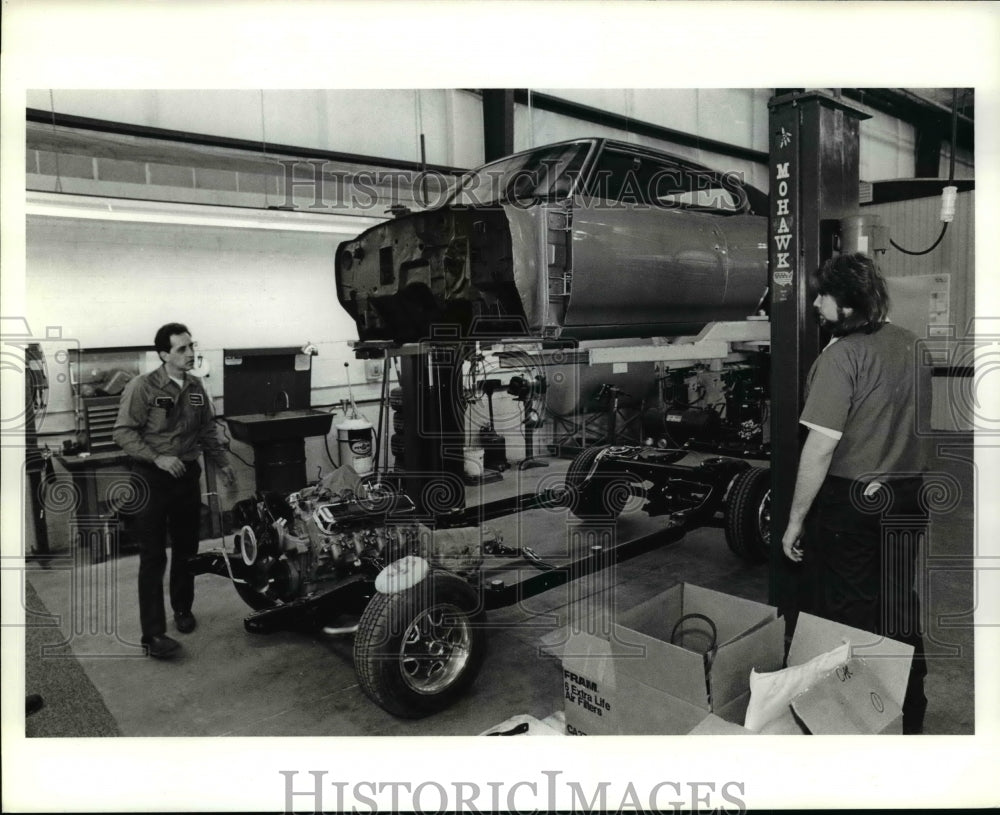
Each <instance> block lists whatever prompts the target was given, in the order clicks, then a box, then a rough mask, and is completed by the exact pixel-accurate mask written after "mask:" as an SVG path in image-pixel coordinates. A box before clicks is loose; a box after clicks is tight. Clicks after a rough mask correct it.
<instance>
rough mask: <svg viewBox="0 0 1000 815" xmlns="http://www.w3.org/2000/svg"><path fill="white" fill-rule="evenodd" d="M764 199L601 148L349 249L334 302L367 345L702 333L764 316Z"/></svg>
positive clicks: (494, 174) (482, 179)
mask: <svg viewBox="0 0 1000 815" xmlns="http://www.w3.org/2000/svg"><path fill="white" fill-rule="evenodd" d="M766 213H767V198H766V196H765V195H764V194H763V193H762V192H760V191H759V190H757V189H755V188H753V187H751V186H749V185H747V184H745V183H744V182H743V180H742V179H741V178H740V177H739V174H737V173H725V172H717V171H715V170H711V169H709V168H708V167H705V166H702V165H700V164H696V163H694V162H691V161H689V160H687V159H683V158H680V157H678V156H672V155H669V154H667V153H663V152H661V151H658V150H653V149H650V148H646V147H642V146H639V145H635V144H627V143H624V142H618V141H612V140H609V139H601V138H588V139H577V140H574V141H567V142H560V143H558V144H552V145H546V146H543V147H537V148H533V149H531V150H528V151H525V152H522V153H517V154H515V155H513V156H508V157H506V158H503V159H501V160H499V161H495V162H492V163H489V164H486V165H484V166H483V167H480V168H478V169H476V170H473V171H471V172H469V173H466V174H465V175H464V176H462V177H461V178H460V179H459V180H458V182H457V183H456V185H455V187H454V189H453V190H452V191H451V192H450V194H449V195H448V196H447V197H446V199H445V201H444V203H443V204H442V205H441V206H437V207H434V208H431V209H427V210H423V211H419V212H406V213H405V214H402V215H401V216H399V217H397V218H395V219H393V220H390V221H387V222H385V223H382V224H379V225H377V226H375V227H372V228H371V229H368V230H367V231H365V232H363V233H362V234H361V235H359V236H358V237H357V238H355V239H353V240H350V241H345V242H343V243H341V244H340V246H339V247H338V249H337V254H336V263H335V266H336V280H337V295H338V298H339V300H340V303H341V304H342V305H343V307H344V308H345V309H346V311H347V312H348V313H349V314H350V315H351V317H353V318H354V320H355V323H356V324H357V327H358V333H359V336H360V339H361V340H362V341H368V340H390V341H394V342H400V343H402V342H415V341H419V340H422V339H426V338H429V337H430V336H431V327H432V326H440V325H449V326H457V327H459V329H460V330H459V335H460V336H463V337H469V338H475V337H477V336H490V337H496V336H521V335H525V334H527V335H529V336H533V337H542V338H563V337H566V338H575V339H599V338H617V337H644V336H671V335H679V334H687V333H692V332H697V331H698V330H699V329H701V328H702V327H703V326H704V325H705V324H707V323H708V322H713V321H720V320H734V319H735V320H741V319H743V318H744V317H745V316H746V315H748V314H752V313H754V311H755V310H756V309H757V307H758V306H759V304H760V303H761V301H762V299H763V297H764V294H765V292H766V288H767V244H766V229H767V215H766Z"/></svg>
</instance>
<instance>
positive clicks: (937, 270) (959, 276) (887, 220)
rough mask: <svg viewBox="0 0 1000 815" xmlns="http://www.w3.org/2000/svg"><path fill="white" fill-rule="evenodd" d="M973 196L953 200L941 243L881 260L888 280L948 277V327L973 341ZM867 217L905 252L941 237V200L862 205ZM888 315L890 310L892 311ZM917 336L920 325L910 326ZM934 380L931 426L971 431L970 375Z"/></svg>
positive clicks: (958, 359)
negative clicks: (877, 220) (878, 218)
mask: <svg viewBox="0 0 1000 815" xmlns="http://www.w3.org/2000/svg"><path fill="white" fill-rule="evenodd" d="M975 204H976V199H975V192H966V193H960V194H959V195H958V198H957V200H956V202H955V219H954V221H952V223H951V224H950V225H949V226H948V231H947V233H946V234H945V236H944V238H943V239H942V240H941V243H940V244H938V246H937V247H936V248H935V249H934V250H933V251H932V252H929V253H928V254H926V255H916V256H914V255H907V254H905V253H903V252H900V251H899V250H898V249H895V248H893V247H892V246H890V247H889V251H888V252H886V253H885V255H884V256H882V257H881V258H879V260H878V263H879V266H880V268H881V269H882V272H883V273H884V274H885V276H886V277H888V278H898V277H915V276H918V275H944V274H947V275H950V276H951V281H950V282H951V285H950V290H949V300H950V304H951V313H950V321H949V322H950V323H951V325H952V326H954V334H953V337H954V338H955V339H957V340H959V341H961V340H962V339H963V338H968V337H971V334H972V332H971V326H970V322H971V320H972V318H973V317H974V316H975V313H976V241H975V235H976V231H975V211H976V207H975ZM862 212H863V213H864V214H866V215H879V216H881V218H882V225H883V226H886V227H888V229H889V237H891V238H892V240H893V241H895V242H896V243H897V244H899V245H900V246H902V247H903V248H904V249H909V250H910V251H922V250H924V249H927V248H928V247H929V246H930V245H931V244H933V243H934V241H935V240H937V237H938V235H939V234H940V233H941V226H942V224H941V219H940V218H941V198H940V197H935V198H918V199H915V200H912V201H899V202H894V203H891V204H875V205H873V206H869V207H864V208H863V210H862ZM890 316H891V311H890ZM908 327H909V328H911V329H913V330H915V331H917V333H918V334H919V335H921V336H925V337H926V336H927V333H926V329H925V330H924V331H923V332H921V331H919V330H918V326H912V325H911V326H908ZM949 347H952V348H953V349H955V348H957V349H961V348H962V347H964V345H963V344H962V343H959V344H957V345H950V346H949ZM964 359H965V355H964V354H963V353H962V352H961V350H958V351H956V352H953V353H951V354H948V353H947V352H945V358H944V359H942V363H943V364H944V366H947V365H948V364H956V363H957V364H960V365H961V364H968V363H967V361H965V362H963V360H964ZM941 373H942V375H939V376H935V377H934V399H933V408H932V413H931V426H932V427H933V428H934V429H935V430H945V431H955V430H958V431H964V432H969V431H972V430H974V429H975V428H976V426H977V424H979V422H978V421H977V416H978V409H977V408H975V407H974V406H975V405H976V399H975V394H974V392H973V389H974V387H975V383H974V380H973V378H972V377H968V376H948V375H944V372H943V371H942V372H941Z"/></svg>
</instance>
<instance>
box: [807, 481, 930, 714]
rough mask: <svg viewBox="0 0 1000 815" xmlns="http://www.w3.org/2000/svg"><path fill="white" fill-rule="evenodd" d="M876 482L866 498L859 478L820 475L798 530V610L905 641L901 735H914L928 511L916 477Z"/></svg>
mask: <svg viewBox="0 0 1000 815" xmlns="http://www.w3.org/2000/svg"><path fill="white" fill-rule="evenodd" d="M884 483H885V486H883V487H882V488H881V489H880V490H879V491H878V492H877V493H876V494H875V495H874V496H873V497H872V498H868V499H866V498H864V497H863V495H862V493H863V491H864V488H865V484H864V483H862V482H858V481H852V480H850V479H845V478H836V477H834V476H828V477H827V479H826V481H825V482H824V483H823V487H822V488H821V489H820V492H819V495H818V496H817V497H816V501H815V503H814V505H813V512H812V514H811V517H810V521H809V526H808V528H807V533H806V540H805V559H804V561H803V563H804V564H805V565H806V568H807V571H808V573H809V578H810V579H809V585H810V592H809V594H808V597H807V599H806V601H805V602H804V604H803V605H804V608H803V610H804V611H808V612H810V613H813V614H815V615H817V616H819V617H825V618H826V619H828V620H834V621H835V622H839V623H843V624H845V625H849V626H852V627H853V628H860V629H863V630H865V631H871V632H872V633H875V634H880V635H883V636H886V637H889V638H890V639H894V640H898V641H899V642H903V643H906V644H908V645H912V646H913V648H914V652H913V664H912V667H911V669H910V677H909V682H908V684H907V689H906V698H905V700H904V702H903V732H904V733H919V732H920V731H921V730H922V728H923V720H924V712H925V710H926V709H927V698H926V697H925V696H924V677H925V676H926V675H927V662H926V659H925V655H924V642H923V637H922V636H921V628H922V626H921V617H920V598H919V595H918V594H917V587H916V576H917V558H918V556H919V553H920V547H921V545H924V544H925V542H926V541H925V539H926V533H927V523H928V514H927V509H926V507H925V506H922V505H921V499H920V491H921V488H922V486H923V479H922V478H920V477H914V478H898V479H890V480H887V481H885V482H884Z"/></svg>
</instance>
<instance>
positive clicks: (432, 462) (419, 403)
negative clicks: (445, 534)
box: [400, 344, 465, 523]
mask: <svg viewBox="0 0 1000 815" xmlns="http://www.w3.org/2000/svg"><path fill="white" fill-rule="evenodd" d="M459 350H460V346H458V345H457V344H456V345H453V346H452V347H428V348H427V349H426V351H425V352H423V353H419V354H414V355H408V356H404V357H403V358H402V368H401V371H400V386H401V387H402V389H403V410H402V414H403V443H404V446H405V451H406V469H405V472H404V476H403V486H404V489H405V491H406V493H407V495H409V496H410V498H412V499H413V501H414V502H415V503H416V505H417V508H418V510H419V511H420V513H421V514H422V515H424V516H426V517H433V518H434V519H435V521H437V522H442V523H447V517H448V516H454V517H458V516H460V515H462V512H463V510H464V509H465V482H464V481H463V480H462V472H463V458H462V450H463V446H464V438H465V424H464V413H463V409H462V405H461V382H462V378H461V374H462V360H461V355H460V353H459Z"/></svg>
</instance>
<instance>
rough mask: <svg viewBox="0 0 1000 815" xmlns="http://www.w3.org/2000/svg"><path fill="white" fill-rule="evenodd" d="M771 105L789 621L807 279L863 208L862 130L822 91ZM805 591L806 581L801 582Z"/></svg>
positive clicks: (774, 328) (812, 342)
mask: <svg viewBox="0 0 1000 815" xmlns="http://www.w3.org/2000/svg"><path fill="white" fill-rule="evenodd" d="M768 108H769V110H770V116H769V126H770V156H771V160H770V182H771V183H770V201H771V208H770V214H769V218H768V234H767V238H768V277H769V281H770V288H771V315H770V316H771V542H772V546H771V570H770V587H769V595H770V602H771V604H772V605H775V606H777V607H778V608H779V610H780V611H782V612H785V616H786V619H788V620H789V625H794V620H795V612H796V611H797V610H798V608H799V597H800V596H801V595H800V594H799V592H800V588H799V587H800V580H799V579H798V576H797V571H798V570H799V569H801V567H800V566H797V565H793V564H791V563H790V562H789V561H788V560H787V559H786V558H785V557H784V554H783V553H782V549H781V545H780V541H781V535H782V534H783V532H784V530H785V527H786V526H787V524H788V516H789V513H790V510H791V505H792V492H793V490H794V487H795V476H796V472H797V469H798V461H799V450H800V447H801V441H802V433H801V425H799V415H800V413H801V411H802V403H803V398H802V396H803V388H804V385H805V380H806V376H807V374H808V373H809V367H810V366H811V365H812V363H813V361H814V360H815V359H816V357H817V355H818V354H819V350H820V349H819V326H818V324H817V322H816V320H815V318H814V317H813V315H812V313H811V303H812V300H813V297H814V296H813V294H812V293H811V292H810V288H809V278H810V276H811V275H812V274H813V273H814V272H815V271H816V270H817V269H818V268H819V265H820V264H821V263H822V262H823V261H824V260H826V259H827V258H829V257H831V256H833V254H834V253H835V251H836V249H837V246H836V241H837V239H838V236H839V223H840V221H841V219H843V218H846V217H848V216H851V215H855V214H857V211H858V208H859V200H858V198H859V195H858V190H859V185H860V169H859V143H860V139H859V129H860V128H859V126H860V122H861V121H862V120H863V119H869V118H871V117H870V116H869V115H868V114H867V113H864V112H863V111H861V110H859V109H858V108H855V107H852V106H850V105H847V104H845V103H844V102H843V101H842V100H841V99H839V98H836V97H834V96H831V95H829V94H827V93H822V92H816V91H810V92H805V93H789V94H784V95H781V96H775V97H773V98H772V99H771V100H770V102H769V103H768ZM805 588H806V590H808V587H805Z"/></svg>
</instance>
